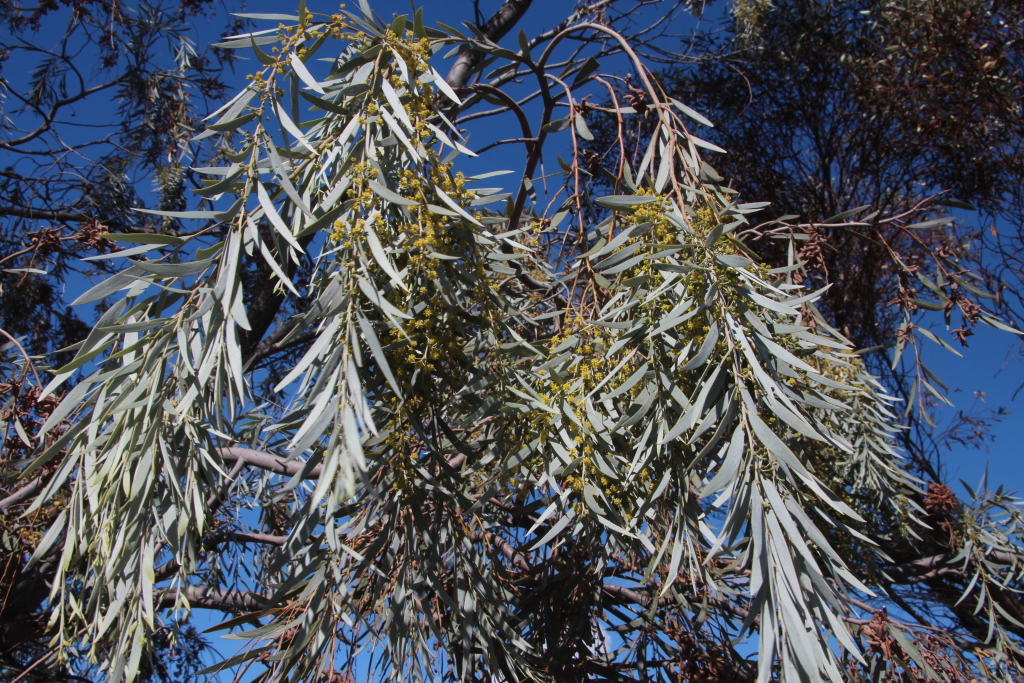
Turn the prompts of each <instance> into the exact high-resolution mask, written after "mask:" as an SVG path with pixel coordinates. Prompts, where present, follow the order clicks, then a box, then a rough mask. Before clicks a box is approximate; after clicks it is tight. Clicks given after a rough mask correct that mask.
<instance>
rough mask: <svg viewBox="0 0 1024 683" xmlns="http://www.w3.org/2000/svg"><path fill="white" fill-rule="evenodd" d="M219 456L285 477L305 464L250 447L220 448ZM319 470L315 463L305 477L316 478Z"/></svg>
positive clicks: (293, 473) (301, 461)
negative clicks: (240, 461)
mask: <svg viewBox="0 0 1024 683" xmlns="http://www.w3.org/2000/svg"><path fill="white" fill-rule="evenodd" d="M220 457H222V458H224V460H225V461H227V462H236V461H238V460H242V461H244V462H245V463H246V464H248V465H252V466H253V467H259V468H260V469H263V470H267V471H268V472H274V473H276V474H282V475H284V476H287V477H294V476H295V475H296V474H298V473H299V471H300V470H302V468H303V467H305V466H306V462H305V461H304V460H285V459H284V458H279V457H277V456H276V455H273V454H271V453H266V452H264V451H256V450H253V449H251V448H240V447H238V446H232V447H231V448H221V449H220ZM320 472H321V467H320V465H317V466H316V467H313V468H312V469H310V470H309V471H308V472H306V476H305V478H306V479H316V478H318V477H319V476H320Z"/></svg>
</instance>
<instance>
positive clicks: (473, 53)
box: [445, 0, 532, 88]
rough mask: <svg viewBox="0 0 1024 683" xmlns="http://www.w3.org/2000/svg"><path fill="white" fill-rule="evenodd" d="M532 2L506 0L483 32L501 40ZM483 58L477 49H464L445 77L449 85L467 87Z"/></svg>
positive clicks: (527, 0) (490, 37)
mask: <svg viewBox="0 0 1024 683" xmlns="http://www.w3.org/2000/svg"><path fill="white" fill-rule="evenodd" d="M531 2H532V0H505V3H504V4H503V5H502V6H501V7H499V8H498V11H497V12H495V13H494V16H492V17H491V18H490V19H488V20H487V23H486V24H484V25H483V26H481V27H480V30H481V32H482V33H483V34H484V35H485V36H487V39H488V40H490V41H491V42H497V41H499V40H501V39H502V38H503V37H504V36H505V34H506V33H508V32H509V31H510V30H511V29H512V27H513V26H515V25H516V22H517V21H519V20H520V19H521V18H522V16H523V15H524V14H526V10H528V9H529V8H530V3H531ZM482 60H483V55H482V54H481V53H480V52H478V51H477V50H472V49H469V48H466V49H464V50H463V51H462V54H460V55H459V58H458V59H456V60H455V64H453V65H452V68H451V70H450V71H449V72H448V77H447V78H446V79H445V80H446V81H447V82H448V85H450V86H452V87H453V88H464V87H466V85H467V84H468V83H469V79H470V77H471V76H472V75H473V72H474V71H475V70H476V68H477V67H478V66H479V65H480V62H481V61H482Z"/></svg>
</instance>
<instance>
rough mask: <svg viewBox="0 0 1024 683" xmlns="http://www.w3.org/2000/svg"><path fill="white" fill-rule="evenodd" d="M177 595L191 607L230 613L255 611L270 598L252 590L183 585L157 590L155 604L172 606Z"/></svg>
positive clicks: (162, 607)
mask: <svg viewBox="0 0 1024 683" xmlns="http://www.w3.org/2000/svg"><path fill="white" fill-rule="evenodd" d="M179 595H181V596H184V597H185V599H187V600H188V602H189V605H191V606H192V607H202V608H205V609H216V610H220V611H222V612H228V613H230V614H239V613H244V612H255V611H256V610H260V609H263V606H264V605H265V604H266V603H267V601H268V600H270V597H269V596H266V595H261V594H259V593H253V592H252V591H240V590H227V589H223V588H204V587H202V586H185V587H182V588H165V589H163V590H161V591H158V592H157V604H158V605H159V607H160V609H169V608H171V607H174V605H175V603H177V601H178V596H179Z"/></svg>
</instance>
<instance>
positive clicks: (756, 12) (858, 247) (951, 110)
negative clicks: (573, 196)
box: [594, 0, 1024, 478]
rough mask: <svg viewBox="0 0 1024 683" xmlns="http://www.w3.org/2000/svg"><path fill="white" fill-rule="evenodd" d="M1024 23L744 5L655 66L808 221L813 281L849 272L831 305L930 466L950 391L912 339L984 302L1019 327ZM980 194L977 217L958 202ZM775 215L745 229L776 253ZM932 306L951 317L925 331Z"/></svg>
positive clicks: (601, 137) (889, 6)
mask: <svg viewBox="0 0 1024 683" xmlns="http://www.w3.org/2000/svg"><path fill="white" fill-rule="evenodd" d="M1022 30H1024V14H1022V13H1021V11H1020V7H1019V5H1017V4H1013V3H999V2H987V1H985V0H979V1H977V2H942V1H939V2H913V3H894V2H888V1H887V0H854V1H849V2H847V1H844V2H802V1H790V0H783V1H781V2H776V3H773V4H771V5H767V6H766V5H765V4H764V3H756V2H739V3H735V4H734V5H733V7H732V18H731V19H730V21H728V22H727V24H726V26H725V30H724V31H721V32H716V33H706V34H704V35H702V36H700V37H698V38H697V40H696V45H697V47H695V48H693V49H692V53H693V54H695V55H699V56H700V57H699V58H698V59H692V60H689V61H685V62H682V63H680V62H679V61H676V62H674V63H673V65H672V66H670V67H668V68H667V69H666V71H665V72H664V73H663V74H662V77H663V79H664V82H665V87H666V89H667V91H668V92H669V93H670V94H671V95H673V96H674V97H676V98H678V99H680V100H683V101H685V102H687V103H688V104H690V105H691V106H692V107H693V108H695V109H696V110H698V111H700V112H702V113H703V114H705V115H707V116H708V117H709V118H710V119H711V120H713V121H714V122H715V127H714V128H711V129H708V130H706V131H705V133H704V135H705V137H706V138H707V139H708V140H709V141H711V142H713V143H714V144H716V145H717V146H719V147H721V148H724V149H727V150H728V154H725V155H721V156H716V157H715V159H713V160H712V162H713V165H714V167H715V168H716V169H717V171H718V172H720V173H721V174H722V175H724V176H726V177H727V178H728V179H729V184H730V186H731V187H733V188H734V189H736V190H738V191H739V192H740V193H741V194H742V195H743V196H746V197H751V198H753V199H771V200H772V205H771V207H769V208H767V209H766V215H765V218H766V219H768V218H771V219H783V222H784V223H787V224H789V225H794V226H797V229H798V230H800V231H801V232H804V233H805V234H807V235H808V238H809V239H807V240H806V241H805V242H804V243H803V244H802V245H801V248H800V250H799V259H800V260H801V261H804V262H806V264H807V265H806V267H805V271H806V275H807V277H809V278H810V280H811V282H813V283H814V284H815V286H823V285H824V284H827V283H835V284H837V285H838V284H840V283H841V284H842V286H834V287H832V288H831V289H829V290H828V291H827V292H826V293H825V295H824V297H823V298H822V300H821V302H820V305H821V307H822V310H823V311H824V312H825V313H826V315H827V316H828V318H829V320H830V321H831V322H832V323H833V324H834V325H835V326H836V328H837V329H840V330H842V331H843V332H844V334H846V335H847V336H848V337H849V338H850V339H851V340H852V341H853V342H854V343H855V345H856V346H857V347H858V348H862V349H877V350H878V351H877V352H876V353H872V354H868V355H866V356H865V358H866V361H867V363H868V366H869V367H870V368H871V369H872V370H873V371H874V372H875V373H877V374H879V375H881V376H883V377H885V379H886V382H887V385H888V386H890V387H891V388H892V389H893V390H894V391H895V392H896V394H897V395H898V396H900V397H901V398H903V399H904V400H905V401H907V407H908V410H909V411H910V412H909V418H910V420H911V424H913V425H915V426H916V427H919V428H921V429H915V430H913V431H910V432H907V438H905V439H904V446H905V447H906V448H908V449H909V450H910V453H911V455H912V456H913V457H914V458H915V460H916V461H917V462H918V463H919V464H920V466H921V467H922V468H923V471H924V472H926V473H927V474H928V476H931V477H935V478H938V477H939V476H940V472H941V462H940V460H939V457H938V456H939V452H940V451H939V450H938V449H937V448H936V446H943V445H944V444H943V442H942V437H933V436H932V435H931V433H932V432H933V430H934V428H935V420H934V417H935V416H934V414H935V413H936V412H937V410H936V409H937V408H939V407H942V406H944V405H946V404H948V402H949V401H948V399H947V398H946V397H945V393H946V392H945V387H944V386H943V385H942V380H941V379H939V378H938V376H941V374H942V373H941V372H940V371H939V370H938V367H937V363H934V364H933V366H932V368H927V367H925V366H924V365H923V356H924V355H925V354H924V353H923V350H922V349H921V348H919V347H920V346H921V345H924V346H929V345H930V344H932V339H931V337H932V336H933V335H934V336H937V337H938V338H939V339H938V343H939V344H940V345H944V346H948V345H953V346H955V347H957V348H960V347H963V346H967V345H968V343H969V338H970V336H971V335H972V334H973V333H974V330H975V326H976V325H977V324H978V323H979V322H984V321H983V320H981V319H980V317H984V312H983V311H984V309H985V305H990V306H994V307H995V308H996V309H997V310H1000V311H1001V312H1002V313H1003V314H1005V315H1006V316H1007V317H1009V318H1010V319H1012V320H1014V321H1016V322H1017V327H1019V326H1020V325H1019V323H1020V320H1021V319H1020V308H1019V300H1018V294H1017V292H1019V291H1020V289H1021V287H1020V285H1021V277H1020V274H1021V272H1022V271H1021V268H1020V245H1021V243H1022V242H1021V233H1020V225H1021V224H1022V223H1021V220H1022V215H1021V212H1020V207H1021V196H1020V189H1019V188H1020V183H1019V180H1018V179H1019V177H1020V175H1021V171H1022V169H1021V158H1022V157H1021V140H1022V137H1021V130H1022V129H1021V121H1022V119H1021V108H1020V102H1021V95H1022V88H1024V81H1022V78H1021V76H1022V73H1024V72H1022V71H1021V68H1022V66H1024V63H1022V59H1021V45H1024V43H1022V41H1021V36H1022V33H1021V32H1022ZM622 90H623V91H624V92H623V93H622V94H623V95H626V96H628V94H629V90H628V88H623V89H622ZM594 131H595V135H596V136H597V140H598V142H597V143H595V145H594V146H595V151H603V150H604V149H605V148H606V147H607V146H608V143H609V142H610V141H611V140H613V139H614V137H615V135H616V127H615V124H614V122H613V121H610V120H605V121H602V122H600V123H599V124H598V125H597V126H595V127H594ZM645 134H646V131H642V130H641V137H643V136H644V135H645ZM598 148H600V149H599V150H598ZM612 149H613V150H614V147H613V148H612ZM957 200H959V201H957ZM965 202H966V203H965ZM972 205H973V206H974V207H977V208H978V209H979V210H980V212H981V213H980V215H978V216H977V217H976V218H973V217H970V215H966V216H965V212H964V211H960V212H959V215H958V218H959V220H956V221H954V220H953V218H954V216H952V215H947V214H948V213H949V210H950V209H964V208H970V206H972ZM776 228H777V226H776V225H775V224H771V223H769V222H767V221H766V222H765V223H763V224H761V225H760V226H756V227H755V228H754V229H753V230H752V232H751V234H750V235H749V239H750V241H749V242H748V243H749V245H750V246H751V248H752V249H753V250H754V251H755V252H756V253H757V254H758V256H759V257H760V258H762V259H764V260H765V261H766V262H768V263H772V264H775V265H780V264H782V263H784V262H785V259H786V252H785V250H784V249H782V248H781V247H780V245H781V244H782V243H781V242H778V241H776V240H770V239H765V237H766V236H767V235H768V234H771V232H772V230H775V229H776ZM997 228H998V229H997ZM985 300H988V302H990V303H988V304H986V301H985ZM931 311H938V312H941V313H942V315H943V316H944V322H945V327H946V330H947V332H945V333H941V332H938V331H930V330H928V329H927V328H928V327H929V326H930V324H931V320H932V318H934V317H937V316H929V312H931ZM922 328H925V329H922ZM933 348H934V347H933ZM901 358H902V360H903V361H909V362H903V363H901V362H900V360H901ZM933 370H934V371H933ZM977 417H978V416H974V417H970V418H968V420H969V421H970V420H976V419H977ZM990 417H992V416H985V417H982V423H984V422H985V421H987V419H989V418H990ZM965 424H967V425H968V426H969V422H968V423H965ZM947 436H948V435H947ZM952 436H954V437H955V436H957V434H956V433H954V434H953V435H952ZM933 438H934V439H935V440H934V441H933V440H932V439H933ZM929 442H931V443H929Z"/></svg>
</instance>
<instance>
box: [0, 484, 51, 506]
mask: <svg viewBox="0 0 1024 683" xmlns="http://www.w3.org/2000/svg"><path fill="white" fill-rule="evenodd" d="M42 488H43V477H42V476H38V477H36V478H35V479H33V480H32V481H30V482H29V483H27V484H25V485H24V486H22V487H21V488H20V489H18V490H17V491H15V492H14V493H12V494H11V495H9V496H7V497H6V498H4V499H3V500H0V512H7V511H8V510H9V509H10V508H12V507H14V506H15V505H18V504H19V503H23V502H25V501H26V500H28V499H29V498H31V497H32V496H34V495H35V494H36V493H38V492H39V491H40V490H41V489H42Z"/></svg>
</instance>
